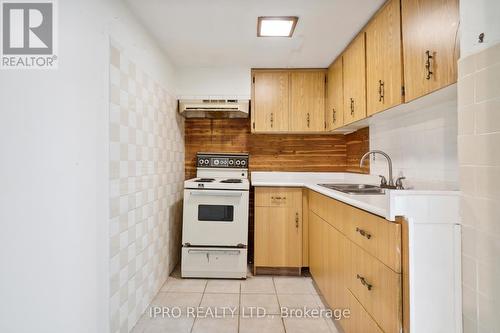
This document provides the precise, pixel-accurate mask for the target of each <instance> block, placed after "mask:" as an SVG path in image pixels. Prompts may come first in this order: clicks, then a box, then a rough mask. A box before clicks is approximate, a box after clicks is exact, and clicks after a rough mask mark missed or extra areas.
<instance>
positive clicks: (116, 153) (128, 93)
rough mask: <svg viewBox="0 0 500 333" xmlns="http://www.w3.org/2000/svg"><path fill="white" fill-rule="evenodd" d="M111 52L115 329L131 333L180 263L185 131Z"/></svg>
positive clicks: (171, 105) (161, 99) (155, 87)
mask: <svg viewBox="0 0 500 333" xmlns="http://www.w3.org/2000/svg"><path fill="white" fill-rule="evenodd" d="M110 47H111V49H110V73H109V79H110V123H109V140H110V142H109V149H110V172H109V174H110V180H109V186H110V198H109V200H110V215H109V223H110V316H111V323H110V327H111V332H112V333H116V332H120V333H128V332H129V331H130V330H131V329H132V328H133V326H134V325H135V324H136V322H137V319H138V318H139V317H140V316H141V314H142V313H143V311H144V310H145V309H146V307H147V306H148V305H149V303H150V302H151V300H152V299H153V297H154V296H155V294H156V293H157V292H158V290H159V289H160V287H161V286H162V285H163V283H164V282H165V280H166V279H167V277H168V275H169V273H170V272H171V271H172V270H173V268H174V266H175V264H176V263H177V262H178V260H179V249H180V231H181V223H182V211H181V209H182V205H181V200H182V189H183V180H184V134H183V131H184V124H183V119H182V118H181V117H179V116H178V114H177V112H176V110H177V102H176V99H175V97H174V96H173V95H172V94H170V93H169V92H167V91H166V90H165V89H164V88H162V87H161V86H160V85H159V84H158V83H157V82H154V81H153V80H152V78H151V76H150V75H148V73H145V72H144V71H142V70H141V68H139V67H138V66H137V65H136V64H135V63H134V62H133V61H131V60H130V59H128V56H127V54H126V53H125V52H124V51H123V50H120V47H119V46H117V45H115V44H114V43H112V45H111V46H110Z"/></svg>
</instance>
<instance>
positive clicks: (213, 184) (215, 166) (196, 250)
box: [181, 153, 250, 279]
mask: <svg viewBox="0 0 500 333" xmlns="http://www.w3.org/2000/svg"><path fill="white" fill-rule="evenodd" d="M196 165H197V169H196V176H197V177H196V178H193V179H189V180H186V181H185V182H184V212H183V223H182V263H181V275H182V277H199V278H237V279H242V278H246V272H247V245H248V201H249V192H248V190H249V188H250V184H249V182H248V154H220V153H198V154H197V156H196Z"/></svg>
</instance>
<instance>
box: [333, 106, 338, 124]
mask: <svg viewBox="0 0 500 333" xmlns="http://www.w3.org/2000/svg"><path fill="white" fill-rule="evenodd" d="M332 119H333V123H334V124H335V123H336V122H337V112H336V111H335V108H332Z"/></svg>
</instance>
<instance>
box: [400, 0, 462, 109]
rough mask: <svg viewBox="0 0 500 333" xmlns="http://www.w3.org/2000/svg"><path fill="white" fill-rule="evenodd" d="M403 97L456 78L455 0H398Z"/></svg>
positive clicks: (416, 96) (456, 31)
mask: <svg viewBox="0 0 500 333" xmlns="http://www.w3.org/2000/svg"><path fill="white" fill-rule="evenodd" d="M401 6H402V8H401V9H402V10H401V13H402V23H403V55H404V67H405V69H404V77H405V99H406V101H411V100H413V99H415V98H418V97H420V96H423V95H426V94H428V93H430V92H432V91H435V90H437V89H440V88H443V87H445V86H448V85H450V84H452V83H455V82H456V81H457V59H458V52H459V46H458V21H459V15H458V0H401Z"/></svg>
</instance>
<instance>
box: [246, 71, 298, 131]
mask: <svg viewBox="0 0 500 333" xmlns="http://www.w3.org/2000/svg"><path fill="white" fill-rule="evenodd" d="M289 94H290V75H289V73H288V71H258V72H254V73H253V84H252V115H251V116H252V131H256V132H257V131H262V132H286V131H288V122H289V119H288V116H289V115H288V113H289V112H288V111H289V105H290V98H289Z"/></svg>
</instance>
